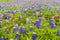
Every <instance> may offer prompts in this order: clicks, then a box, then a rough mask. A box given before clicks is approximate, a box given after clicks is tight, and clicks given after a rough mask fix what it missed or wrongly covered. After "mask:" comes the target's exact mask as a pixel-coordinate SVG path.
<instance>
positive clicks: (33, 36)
mask: <svg viewBox="0 0 60 40" xmlns="http://www.w3.org/2000/svg"><path fill="white" fill-rule="evenodd" d="M32 39H33V40H35V39H36V33H35V32H33V34H32Z"/></svg>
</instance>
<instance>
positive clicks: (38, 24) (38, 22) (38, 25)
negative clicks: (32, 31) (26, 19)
mask: <svg viewBox="0 0 60 40" xmlns="http://www.w3.org/2000/svg"><path fill="white" fill-rule="evenodd" d="M40 22H41V20H37V21H36V22H35V25H36V27H37V28H40Z"/></svg>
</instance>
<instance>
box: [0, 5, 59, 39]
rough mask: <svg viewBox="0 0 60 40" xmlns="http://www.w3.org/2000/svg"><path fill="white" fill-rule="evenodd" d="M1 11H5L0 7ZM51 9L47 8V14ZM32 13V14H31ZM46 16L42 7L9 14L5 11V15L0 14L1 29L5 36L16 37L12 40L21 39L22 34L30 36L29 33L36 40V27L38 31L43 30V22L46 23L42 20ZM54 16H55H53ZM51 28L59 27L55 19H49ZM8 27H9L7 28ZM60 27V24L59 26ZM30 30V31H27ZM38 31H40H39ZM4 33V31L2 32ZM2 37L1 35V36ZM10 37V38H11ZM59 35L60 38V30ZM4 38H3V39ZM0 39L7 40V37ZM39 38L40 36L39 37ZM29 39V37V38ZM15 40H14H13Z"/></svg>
mask: <svg viewBox="0 0 60 40" xmlns="http://www.w3.org/2000/svg"><path fill="white" fill-rule="evenodd" d="M0 9H3V7H1V6H0ZM48 10H50V11H51V9H49V7H47V9H46V12H47V11H48ZM31 11H32V12H31ZM45 15H47V14H44V8H42V6H40V5H38V6H34V5H33V6H31V7H30V6H29V7H27V8H26V7H25V6H24V7H20V10H11V11H8V12H5V13H4V11H3V13H1V14H0V18H1V19H0V28H1V29H3V30H4V31H3V32H4V33H5V34H8V35H9V34H11V33H12V34H11V35H14V36H13V37H12V38H17V40H20V39H21V34H23V35H24V34H25V35H28V34H29V32H32V33H31V35H30V36H31V39H32V40H36V38H37V34H36V32H35V30H34V31H33V29H34V28H35V27H36V28H37V29H39V30H40V29H41V28H40V27H42V26H41V22H44V21H42V20H47V19H45ZM52 15H53V16H54V14H52ZM48 23H49V26H51V28H56V27H57V26H56V25H55V23H54V22H53V18H51V17H49V22H48ZM7 25H8V26H7ZM59 25H60V24H59ZM27 28H28V29H27ZM39 30H38V31H39ZM1 31H2V30H1ZM4 33H3V34H4ZM39 33H40V32H39ZM0 35H1V34H0ZM11 35H9V36H11ZM57 35H59V36H60V30H58V31H57ZM2 36H3V37H2ZM2 36H1V37H0V40H5V39H6V37H5V36H6V35H2ZM38 36H39V35H38ZM27 37H28V36H27ZM7 38H9V37H7ZM11 40H13V39H11Z"/></svg>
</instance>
